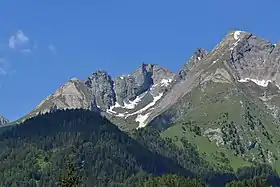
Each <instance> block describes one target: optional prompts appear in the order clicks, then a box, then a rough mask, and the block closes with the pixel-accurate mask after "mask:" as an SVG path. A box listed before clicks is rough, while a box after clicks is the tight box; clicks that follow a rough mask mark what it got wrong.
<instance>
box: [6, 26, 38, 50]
mask: <svg viewBox="0 0 280 187" xmlns="http://www.w3.org/2000/svg"><path fill="white" fill-rule="evenodd" d="M30 43H31V42H30V39H29V38H28V37H27V36H26V35H25V34H24V33H23V31H22V30H18V31H17V32H16V33H15V35H13V36H11V37H10V38H9V48H10V49H12V50H15V51H19V52H22V53H24V54H29V53H31V52H32V49H36V47H37V44H36V41H35V43H34V46H32V45H31V44H30Z"/></svg>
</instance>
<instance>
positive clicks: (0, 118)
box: [0, 115, 9, 125]
mask: <svg viewBox="0 0 280 187" xmlns="http://www.w3.org/2000/svg"><path fill="white" fill-rule="evenodd" d="M7 123H9V120H8V119H6V118H5V117H4V116H2V115H0V125H5V124H7Z"/></svg>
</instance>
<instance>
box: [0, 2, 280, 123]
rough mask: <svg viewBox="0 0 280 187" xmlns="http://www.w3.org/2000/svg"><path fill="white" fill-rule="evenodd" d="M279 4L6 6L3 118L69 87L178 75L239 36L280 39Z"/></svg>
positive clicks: (0, 80)
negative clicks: (141, 69)
mask: <svg viewBox="0 0 280 187" xmlns="http://www.w3.org/2000/svg"><path fill="white" fill-rule="evenodd" d="M279 7H280V1H279V0H269V1H263V0H254V1H253V0H246V1H245V0H235V1H228V0H212V1H210V0H200V1H197V0H188V1H187V0H175V1H170V0H141V1H140V0H133V1H132V0H98V1H97V0H83V1H74V0H73V1H66V0H59V1H58V0H48V1H35V0H20V1H16V0H2V1H1V3H0V24H1V27H0V114H3V115H4V116H6V117H7V118H9V119H11V120H15V119H17V118H19V117H21V116H23V115H25V114H26V113H28V112H29V111H31V110H32V109H33V108H34V107H35V106H36V105H37V104H38V103H39V102H40V101H41V100H43V99H44V98H45V97H46V96H48V95H49V94H51V93H52V92H54V91H55V90H56V89H57V88H58V87H59V86H60V85H61V84H63V83H65V82H66V81H67V80H68V79H70V78H71V77H73V76H75V77H78V78H85V77H87V76H89V75H90V74H91V73H92V72H94V71H95V70H97V69H104V70H107V71H108V72H109V73H110V74H111V75H112V76H117V75H120V74H125V73H129V72H131V71H134V70H135V69H136V68H137V67H138V66H139V64H140V63H141V62H143V61H144V62H145V63H158V64H161V65H162V66H164V67H169V68H170V69H172V70H174V71H177V70H178V69H179V68H180V67H181V66H182V65H183V63H184V61H185V60H186V59H188V58H189V57H190V56H191V54H192V53H193V51H194V50H195V49H196V48H198V47H203V48H206V49H207V50H211V49H212V48H213V47H214V46H215V45H216V44H217V43H218V42H219V41H220V40H221V39H222V38H223V36H224V35H225V34H226V33H227V32H228V31H229V30H232V29H237V30H245V31H250V32H252V33H254V34H256V35H258V36H261V37H264V38H266V39H268V40H270V41H272V42H276V41H278V40H279V39H280V25H279V18H280V11H279V10H278V8H279Z"/></svg>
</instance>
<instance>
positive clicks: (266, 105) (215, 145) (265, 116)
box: [147, 31, 280, 169]
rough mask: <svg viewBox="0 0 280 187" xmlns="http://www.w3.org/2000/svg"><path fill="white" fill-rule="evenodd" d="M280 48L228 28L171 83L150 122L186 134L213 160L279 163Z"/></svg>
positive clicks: (169, 134) (167, 132) (170, 132)
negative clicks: (184, 72)
mask: <svg viewBox="0 0 280 187" xmlns="http://www.w3.org/2000/svg"><path fill="white" fill-rule="evenodd" d="M278 50H279V47H278V46H277V45H273V44H271V43H270V42H268V41H265V40H263V39H260V38H258V37H256V36H253V35H252V34H251V33H247V32H241V31H235V32H230V33H229V34H228V35H227V36H226V37H225V38H224V40H222V42H221V43H220V44H219V45H217V46H216V47H215V49H214V50H213V51H212V52H210V53H208V54H207V55H205V56H204V58H202V59H200V61H199V62H198V63H196V64H195V66H194V67H193V69H191V70H190V71H188V72H187V73H186V74H185V79H181V80H179V81H178V82H177V83H175V85H173V87H172V90H175V91H173V92H172V91H170V92H168V93H167V94H166V95H165V97H164V98H163V99H162V102H161V103H159V104H158V105H157V106H156V107H155V110H154V111H156V113H151V115H150V116H149V118H148V120H147V121H148V122H149V121H151V125H152V126H155V127H157V128H159V129H161V130H163V133H162V135H163V136H165V137H172V138H175V139H176V137H187V138H188V140H189V141H192V142H193V143H194V144H196V145H197V146H198V148H199V150H200V151H201V153H202V154H205V155H206V157H208V159H209V161H213V162H214V163H217V164H225V165H227V164H230V165H232V166H235V167H236V168H238V167H240V166H242V165H244V164H249V163H246V162H251V163H254V162H264V163H270V164H272V165H274V166H277V165H278V160H279V153H280V152H279V151H280V146H279V140H280V132H279V125H280V123H279V117H278V116H279V113H278V111H279V106H280V105H279V102H277V101H278V99H277V98H278V97H279V96H280V94H279V88H278V85H279V78H278V77H279V73H278V72H279V56H278V55H277V54H278ZM180 87H181V89H180ZM240 158H241V159H242V160H240ZM278 169H279V168H278Z"/></svg>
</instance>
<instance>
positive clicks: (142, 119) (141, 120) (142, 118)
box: [135, 113, 150, 129]
mask: <svg viewBox="0 0 280 187" xmlns="http://www.w3.org/2000/svg"><path fill="white" fill-rule="evenodd" d="M149 115H150V113H147V114H145V115H142V114H139V115H138V116H137V118H136V119H135V121H136V122H139V126H138V127H137V128H136V129H139V128H143V127H145V126H146V125H147V124H146V123H145V121H146V120H147V119H148V117H149Z"/></svg>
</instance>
